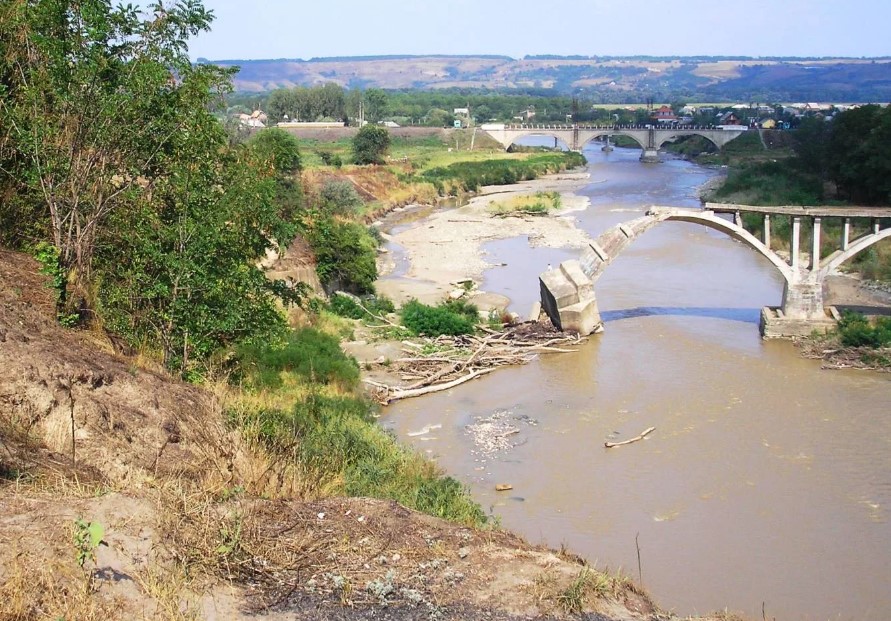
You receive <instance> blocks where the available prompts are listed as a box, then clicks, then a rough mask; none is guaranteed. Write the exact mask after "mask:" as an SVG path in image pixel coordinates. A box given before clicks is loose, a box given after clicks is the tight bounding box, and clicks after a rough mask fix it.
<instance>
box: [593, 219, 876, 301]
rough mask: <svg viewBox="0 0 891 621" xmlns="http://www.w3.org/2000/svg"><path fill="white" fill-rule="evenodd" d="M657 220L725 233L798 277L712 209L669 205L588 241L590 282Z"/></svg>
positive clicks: (790, 277) (788, 274)
mask: <svg viewBox="0 0 891 621" xmlns="http://www.w3.org/2000/svg"><path fill="white" fill-rule="evenodd" d="M660 222H690V223H693V224H699V225H701V226H704V227H706V228H709V229H712V230H715V231H719V232H721V233H724V234H725V235H728V236H729V237H731V238H733V239H735V240H737V241H739V242H742V243H743V244H745V245H746V246H748V247H750V248H752V249H753V250H755V251H756V252H758V253H759V254H761V255H762V256H763V257H764V258H766V259H767V260H768V261H770V263H771V264H772V265H773V266H774V267H775V268H776V269H777V271H779V272H780V274H782V276H783V278H784V279H785V280H786V282H787V283H788V284H793V283H794V282H795V281H796V280H797V275H796V273H795V272H794V271H793V270H792V268H791V267H790V266H789V264H788V263H786V262H785V261H784V260H783V259H781V258H780V257H779V256H777V254H776V253H774V252H772V251H771V250H770V249H769V248H768V247H767V246H765V245H764V243H763V242H762V241H761V240H759V239H758V238H757V237H755V236H754V235H752V234H751V233H749V232H748V231H747V230H745V229H744V228H743V227H741V226H739V225H737V224H734V223H733V222H730V221H729V220H725V219H724V218H721V217H719V216H716V215H715V213H714V212H712V211H699V210H693V209H681V208H670V207H668V208H666V207H653V208H651V209H650V210H649V211H648V212H647V215H646V216H645V217H644V218H638V219H637V220H633V221H631V222H627V223H623V224H619V225H617V226H615V227H613V228H612V229H609V230H608V231H606V232H605V233H603V234H602V235H600V236H599V237H598V238H597V240H596V241H595V242H594V243H592V244H591V247H590V250H586V251H585V252H584V253H583V256H582V258H581V260H580V262H581V267H582V271H584V272H585V275H586V276H587V277H588V278H589V279H590V280H591V282H592V284H593V283H594V282H596V281H597V279H598V278H600V276H601V275H602V274H603V272H604V271H605V270H606V268H607V266H608V265H609V264H610V263H612V261H613V259H615V258H616V257H617V256H618V255H619V254H620V253H621V252H622V250H624V249H625V248H626V247H627V246H628V245H630V244H631V242H633V241H634V240H635V239H636V238H637V237H638V236H640V235H642V234H643V233H645V232H646V231H648V230H650V229H651V228H652V227H653V226H655V225H656V224H658V223H660ZM888 231H889V232H891V229H888Z"/></svg>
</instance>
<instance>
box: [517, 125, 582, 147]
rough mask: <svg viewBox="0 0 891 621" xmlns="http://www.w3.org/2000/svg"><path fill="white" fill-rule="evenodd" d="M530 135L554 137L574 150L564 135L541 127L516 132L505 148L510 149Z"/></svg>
mask: <svg viewBox="0 0 891 621" xmlns="http://www.w3.org/2000/svg"><path fill="white" fill-rule="evenodd" d="M528 136H542V137H545V138H553V139H554V140H556V141H558V142H560V143H561V144H562V145H563V146H564V147H565V148H566V149H567V150H572V145H571V144H569V143H567V142H566V140H565V139H564V138H563V137H562V136H559V135H558V134H557V133H556V132H553V131H548V130H546V129H541V130H535V129H530V130H529V131H525V132H522V133H518V134H515V135H513V136H511V140H510V142H509V143H508V144H506V145H504V148H505V149H509V148H511V147H512V146H513V145H515V144H517V142H519V141H520V140H522V139H523V138H526V137H528Z"/></svg>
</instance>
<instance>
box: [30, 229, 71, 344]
mask: <svg viewBox="0 0 891 621" xmlns="http://www.w3.org/2000/svg"><path fill="white" fill-rule="evenodd" d="M33 253H34V258H35V259H37V262H38V263H39V264H40V273H41V274H44V275H46V276H49V277H50V282H49V288H50V289H52V291H53V297H54V298H55V299H56V321H58V322H59V323H60V324H62V325H63V326H67V327H71V326H74V325H75V324H76V323H77V322H78V320H79V319H80V316H79V315H78V313H73V312H68V311H66V303H65V299H66V294H67V291H66V287H65V284H66V282H67V278H66V274H65V268H64V267H63V266H62V265H61V262H60V256H61V254H60V252H59V249H58V248H57V247H56V246H54V245H53V244H50V243H49V242H44V241H41V242H37V244H36V245H35V246H34V248H33Z"/></svg>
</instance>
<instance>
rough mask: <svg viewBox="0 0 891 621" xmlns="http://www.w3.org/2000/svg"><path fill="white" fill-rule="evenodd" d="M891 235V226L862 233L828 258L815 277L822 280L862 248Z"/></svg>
mask: <svg viewBox="0 0 891 621" xmlns="http://www.w3.org/2000/svg"><path fill="white" fill-rule="evenodd" d="M889 237H891V228H887V229H882V230H881V231H879V232H878V233H869V234H867V235H863V236H862V237H859V238H858V239H855V240H854V241H853V242H851V245H850V246H848V249H847V250H843V251H841V252H839V253H837V254H835V255H833V256H831V257H830V258H829V260H828V261H827V262H826V265H824V266H823V268H822V269H821V270H820V272H819V273H818V274H817V279H818V280H820V281H822V280H823V278H825V277H826V276H827V275H828V274H829V273H831V272H832V271H834V270H836V269H838V268H839V267H840V266H841V265H842V264H843V263H845V262H846V261H849V260H851V259H852V258H854V257H855V256H857V255H858V254H860V253H861V252H863V251H864V250H866V249H868V248H870V247H872V246H874V245H875V244H877V243H879V242H880V241H882V240H883V239H888V238H889Z"/></svg>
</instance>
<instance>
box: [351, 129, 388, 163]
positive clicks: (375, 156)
mask: <svg viewBox="0 0 891 621" xmlns="http://www.w3.org/2000/svg"><path fill="white" fill-rule="evenodd" d="M389 149H390V132H388V131H387V129H386V128H385V127H381V126H380V125H366V126H365V127H363V128H361V129H360V130H359V132H358V133H357V134H356V135H355V137H353V156H354V158H355V160H356V163H357V164H360V165H364V164H383V163H384V156H385V155H386V154H387V151H389Z"/></svg>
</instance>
